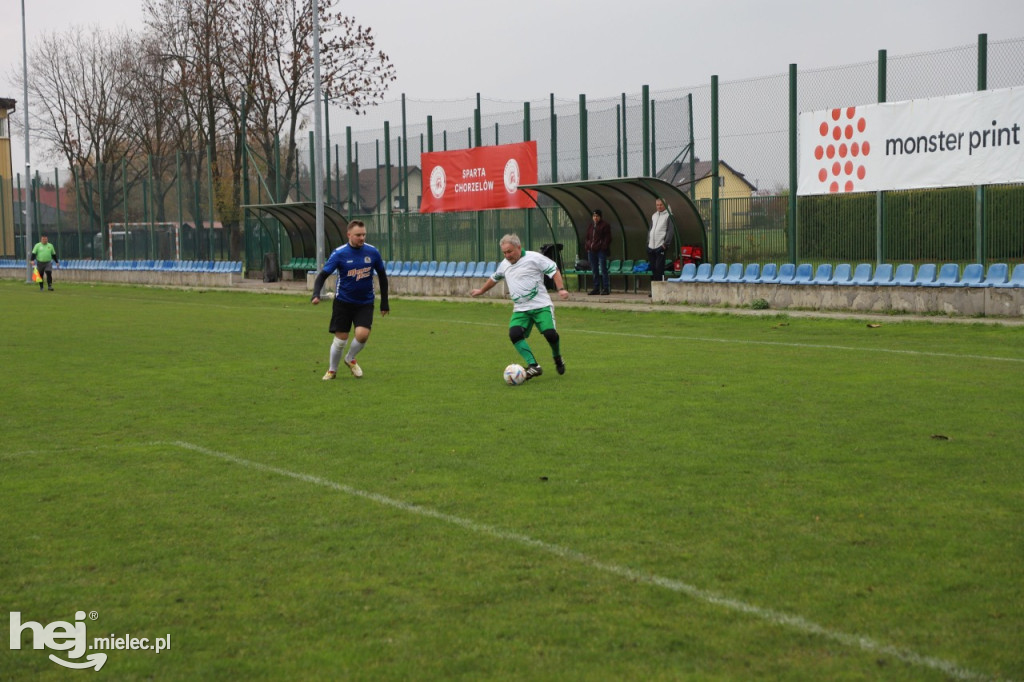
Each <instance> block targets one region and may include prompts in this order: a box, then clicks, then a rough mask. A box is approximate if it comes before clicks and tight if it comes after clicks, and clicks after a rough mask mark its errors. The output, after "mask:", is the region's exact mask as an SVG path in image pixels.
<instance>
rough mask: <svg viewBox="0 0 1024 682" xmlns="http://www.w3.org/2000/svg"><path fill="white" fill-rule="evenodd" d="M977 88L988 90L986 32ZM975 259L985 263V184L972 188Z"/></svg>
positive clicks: (981, 44) (980, 48) (982, 37)
mask: <svg viewBox="0 0 1024 682" xmlns="http://www.w3.org/2000/svg"><path fill="white" fill-rule="evenodd" d="M978 90H979V91H982V90H988V34H987V33H980V34H978ZM974 224H975V254H976V256H975V259H976V261H977V262H978V263H985V260H986V256H987V254H986V253H985V251H986V249H985V227H986V226H985V186H984V185H978V186H977V187H975V189H974Z"/></svg>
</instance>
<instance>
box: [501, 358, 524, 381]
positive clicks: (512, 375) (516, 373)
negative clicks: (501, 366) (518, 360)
mask: <svg viewBox="0 0 1024 682" xmlns="http://www.w3.org/2000/svg"><path fill="white" fill-rule="evenodd" d="M502 376H503V377H504V378H505V383H506V384H508V385H509V386H518V385H520V384H521V383H523V382H524V381H526V370H525V369H523V366H522V365H517V364H515V363H513V364H511V365H509V366H508V367H506V368H505V371H504V372H503V373H502Z"/></svg>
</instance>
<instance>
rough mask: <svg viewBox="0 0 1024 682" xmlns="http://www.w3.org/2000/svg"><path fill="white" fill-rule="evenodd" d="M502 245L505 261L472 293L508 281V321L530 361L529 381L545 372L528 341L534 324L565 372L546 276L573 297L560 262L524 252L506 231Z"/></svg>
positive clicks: (565, 297)
mask: <svg viewBox="0 0 1024 682" xmlns="http://www.w3.org/2000/svg"><path fill="white" fill-rule="evenodd" d="M499 246H500V247H501V253H502V255H503V256H505V260H503V261H501V263H500V264H499V265H498V269H497V270H495V271H494V274H493V275H491V276H490V277H488V278H487V281H486V282H484V285H483V286H482V287H480V288H479V289H473V291H471V292H470V295H471V296H473V297H476V296H482V295H483V294H485V293H486V292H488V291H490V290H491V289H492V288H493V287H494V285H496V284H497V283H498V282H500V281H502V280H504V281H505V283H506V284H507V285H508V295H509V297H510V298H511V299H512V319H511V320H509V323H508V337H509V340H510V341H512V345H513V346H515V348H516V351H518V352H519V355H520V356H522V358H523V360H524V361H525V362H526V378H527V380H529V379H532V378H534V377H539V376H540V375H541V374H543V370H542V369H541V367H540V365H539V364H538V363H537V358H536V357H535V356H534V354H533V351H532V350H531V349H530V344H529V343H527V342H526V338H527V337H528V336H529V335H530V331H531V330H532V329H533V327H534V326H536V327H537V329H539V330H540V333H541V334H543V335H544V338H545V339H546V340H547V342H548V345H550V346H551V355H552V357H553V358H554V361H555V369H556V370H558V373H559V374H565V363H564V362H563V361H562V350H561V341H560V339H559V337H558V331H557V330H556V329H555V307H554V305H552V303H551V297H550V296H549V295H548V290H547V287H545V286H544V276H545V275H547V276H548V277H550V278H551V279H553V280H554V282H555V286H556V287H557V288H558V297H559V298H561V299H562V300H563V301H565V300H568V299H569V292H568V291H566V289H565V285H564V284H563V282H562V273H560V272H559V271H558V264H556V263H555V261H553V260H551V259H550V258H548V257H547V256H544V255H542V254H539V253H537V252H536V251H523V245H522V242H521V241H519V237H518V235H514V234H506V235H505V236H504V237H502V238H501V241H500V242H499Z"/></svg>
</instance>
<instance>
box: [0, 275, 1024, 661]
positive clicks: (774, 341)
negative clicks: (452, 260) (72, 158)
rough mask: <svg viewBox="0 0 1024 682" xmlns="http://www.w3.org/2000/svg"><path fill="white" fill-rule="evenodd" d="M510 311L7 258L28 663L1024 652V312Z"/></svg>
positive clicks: (16, 533) (3, 618)
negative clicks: (536, 323) (346, 335)
mask: <svg viewBox="0 0 1024 682" xmlns="http://www.w3.org/2000/svg"><path fill="white" fill-rule="evenodd" d="M556 307H557V303H556ZM510 309H511V306H510V304H509V303H502V304H495V303H488V302H473V303H454V302H444V301H430V300H396V301H394V302H393V304H392V314H391V315H390V316H388V317H381V316H380V315H379V314H378V315H377V317H376V318H375V324H374V329H373V335H372V337H371V339H370V343H369V345H368V346H367V348H366V350H365V351H364V352H363V353H362V354H361V355H360V357H359V361H360V364H361V365H362V367H363V369H364V371H365V377H364V378H363V379H360V380H356V379H354V378H353V377H351V376H350V375H349V374H348V373H347V372H346V371H345V370H344V368H342V372H340V374H339V377H338V379H337V380H336V381H333V382H323V381H321V380H320V377H321V375H322V374H323V372H324V370H325V369H326V362H327V354H328V347H329V345H330V335H329V334H328V333H327V331H326V327H327V322H328V316H329V307H328V306H325V305H322V306H318V307H314V306H311V305H309V303H308V301H307V299H306V298H304V297H302V296H290V295H289V296H271V295H263V296H261V295H253V294H244V293H236V292H198V291H173V290H161V289H146V288H134V287H115V286H88V285H72V284H66V285H60V284H59V283H58V290H57V291H56V292H53V293H49V292H46V293H43V294H40V293H38V292H37V291H36V290H35V288H34V287H30V286H25V285H24V284H22V283H16V282H2V283H0V311H2V314H0V339H2V347H3V349H4V352H3V354H2V358H3V368H2V370H0V396H2V398H0V399H2V409H0V434H2V436H3V437H2V444H0V622H2V623H3V627H0V680H24V679H33V680H47V679H53V680H56V679H66V678H67V676H68V675H72V674H77V675H91V674H93V673H91V672H89V671H79V672H71V671H68V670H66V669H65V668H64V667H62V666H61V665H59V664H57V663H55V662H53V661H52V660H51V659H50V658H49V655H50V654H53V655H55V656H57V657H62V658H63V659H64V660H72V657H71V655H70V652H69V651H67V650H64V651H59V650H54V649H33V648H32V643H33V641H34V640H33V631H32V630H31V629H28V630H23V631H22V632H21V636H20V646H19V647H18V648H14V647H12V646H11V642H10V633H9V630H10V622H11V621H10V618H11V616H10V615H9V614H11V613H13V612H17V613H19V614H20V616H19V617H20V622H21V623H22V624H23V623H24V622H26V621H31V622H34V623H39V624H40V629H42V627H45V626H47V624H51V623H54V622H57V621H64V622H67V623H70V624H71V625H74V624H75V623H76V622H79V621H76V613H77V612H79V611H81V612H84V613H86V614H89V615H88V616H86V617H84V618H83V619H81V621H80V626H81V627H82V628H84V629H86V630H87V641H88V643H89V644H92V643H93V638H97V637H109V638H117V637H125V638H128V641H130V638H132V637H134V638H158V637H169V643H170V648H169V649H166V650H165V651H163V652H161V653H159V654H156V653H155V652H153V651H152V650H110V651H106V652H105V653H106V654H107V660H106V662H105V664H104V666H103V668H102V670H101V672H100V673H99V674H101V675H104V676H105V677H106V678H108V679H118V680H148V679H159V680H197V679H237V680H283V679H288V680H300V679H301V680H341V679H344V680H375V681H376V680H553V681H554V680H558V681H563V680H612V679H614V680H706V679H722V680H731V679H743V680H747V679H782V680H810V679H814V680H824V679H828V680H947V679H1018V680H1020V679H1024V647H1022V646H1021V643H1022V637H1021V635H1022V633H1024V569H1022V561H1024V459H1022V456H1021V453H1022V452H1024V419H1022V412H1024V381H1022V378H1024V328H1020V327H1009V326H999V325H996V326H992V325H983V324H932V323H919V322H917V323H915V322H901V321H899V320H898V319H893V320H892V321H891V322H886V323H883V324H882V325H881V327H878V328H869V327H868V326H867V325H866V324H865V323H864V321H857V320H826V319H805V318H796V317H786V316H768V317H740V316H729V315H697V314H679V313H673V312H631V311H610V310H592V309H582V308H569V307H560V308H557V313H556V316H557V321H558V325H559V330H560V333H561V335H562V343H563V352H564V355H565V358H566V362H567V364H568V372H567V373H566V375H565V376H558V375H557V374H556V373H555V372H554V365H553V363H552V362H551V360H550V353H549V350H548V348H547V345H546V343H545V342H544V341H543V338H542V337H540V336H539V335H536V334H534V335H533V336H532V337H531V343H532V345H533V348H534V350H535V351H536V352H537V355H538V358H539V359H540V361H541V363H542V365H543V366H544V368H545V370H546V371H545V374H544V376H542V377H540V378H538V379H536V380H534V381H530V382H528V383H527V384H525V385H524V386H521V387H514V388H510V387H507V386H505V385H504V383H503V382H502V378H501V371H502V369H503V368H504V367H505V365H507V364H508V363H510V362H515V361H518V357H517V355H516V354H515V352H514V350H513V348H512V346H511V344H510V343H509V341H508V337H507V331H506V329H507V320H508V316H509V313H510ZM16 639H17V638H16ZM94 652H95V650H90V651H88V652H87V653H94ZM84 659H85V656H84V655H83V656H81V657H80V658H78V659H77V660H78V661H81V660H84Z"/></svg>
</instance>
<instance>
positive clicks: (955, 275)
mask: <svg viewBox="0 0 1024 682" xmlns="http://www.w3.org/2000/svg"><path fill="white" fill-rule="evenodd" d="M921 267H922V268H924V265H922V266H921ZM919 279H921V271H920V270H918V272H917V279H915V280H914V281H915V282H917V280H919ZM959 281H960V265H959V264H958V263H945V264H943V266H942V267H941V268H939V276H938V277H936V278H935V281H933V282H927V281H923V282H921V286H925V287H948V286H957V283H958V282H959Z"/></svg>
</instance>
